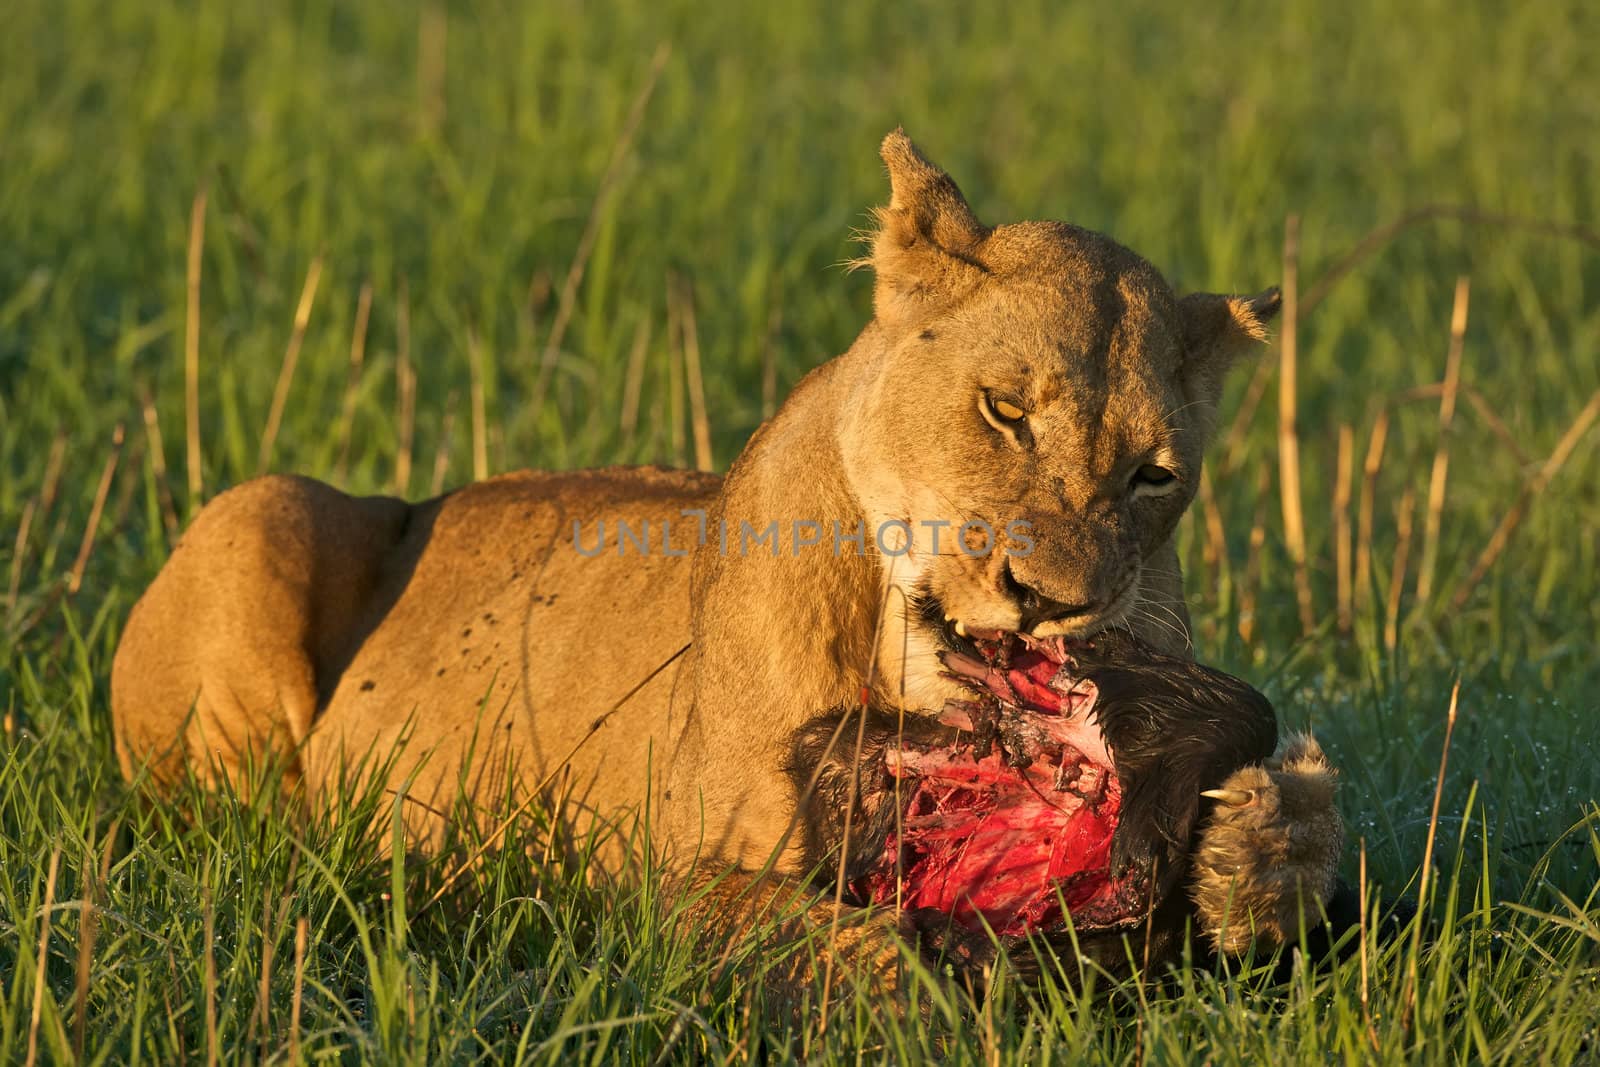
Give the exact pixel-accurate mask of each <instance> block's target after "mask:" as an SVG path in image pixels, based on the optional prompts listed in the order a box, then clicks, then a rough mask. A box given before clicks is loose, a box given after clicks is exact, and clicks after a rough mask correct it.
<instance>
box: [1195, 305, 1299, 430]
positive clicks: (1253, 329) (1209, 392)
mask: <svg viewBox="0 0 1600 1067" xmlns="http://www.w3.org/2000/svg"><path fill="white" fill-rule="evenodd" d="M1282 303H1283V298H1282V296H1280V295H1279V293H1278V289H1277V287H1276V286H1274V287H1273V288H1271V289H1267V290H1265V291H1264V292H1260V293H1257V294H1256V295H1255V296H1223V295H1221V294H1218V293H1191V294H1189V295H1188V296H1186V297H1184V298H1183V299H1182V300H1180V301H1178V309H1179V312H1180V314H1181V316H1182V319H1183V377H1184V385H1185V388H1186V391H1187V393H1188V394H1189V397H1190V398H1191V399H1193V400H1198V401H1204V402H1209V403H1211V404H1213V405H1215V404H1216V402H1217V401H1218V399H1220V398H1221V396H1222V379H1223V377H1224V376H1225V375H1226V374H1227V372H1228V368H1229V367H1231V366H1233V364H1234V361H1236V360H1237V359H1238V358H1239V357H1240V356H1242V355H1243V354H1244V353H1245V352H1247V351H1249V349H1250V348H1251V347H1252V346H1254V345H1256V344H1259V343H1260V342H1262V341H1265V340H1266V339H1267V323H1269V322H1271V321H1272V318H1273V316H1274V315H1276V314H1277V313H1278V308H1279V306H1280V305H1282Z"/></svg>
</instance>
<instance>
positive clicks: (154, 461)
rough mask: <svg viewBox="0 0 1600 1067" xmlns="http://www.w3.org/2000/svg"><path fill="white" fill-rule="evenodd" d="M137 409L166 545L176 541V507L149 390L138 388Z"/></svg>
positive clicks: (158, 422) (159, 423) (158, 424)
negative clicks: (153, 480) (154, 482)
mask: <svg viewBox="0 0 1600 1067" xmlns="http://www.w3.org/2000/svg"><path fill="white" fill-rule="evenodd" d="M139 409H140V412H141V414H142V415H143V416H144V437H145V443H146V447H147V448H149V450H150V469H151V472H152V473H153V474H154V475H155V481H156V499H157V500H158V501H159V502H160V507H161V524H162V526H163V527H164V528H165V529H166V531H167V544H168V545H169V546H170V545H172V544H174V543H176V542H177V540H178V507H177V503H176V502H175V501H174V500H173V499H172V486H170V485H168V484H167V450H166V448H165V446H164V445H163V444H162V441H161V417H160V415H159V413H158V412H157V411H156V402H155V398H154V397H152V396H151V395H150V390H149V389H148V388H147V387H145V386H143V385H141V386H139Z"/></svg>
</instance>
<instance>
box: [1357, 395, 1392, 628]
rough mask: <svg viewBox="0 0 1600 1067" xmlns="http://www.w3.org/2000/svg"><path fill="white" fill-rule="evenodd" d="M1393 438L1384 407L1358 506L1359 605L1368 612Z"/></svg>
mask: <svg viewBox="0 0 1600 1067" xmlns="http://www.w3.org/2000/svg"><path fill="white" fill-rule="evenodd" d="M1388 439H1389V412H1388V410H1387V409H1383V410H1380V411H1379V412H1378V417H1377V418H1376V419H1374V420H1373V422H1372V436H1371V437H1369V438H1368V439H1367V456H1366V459H1365V460H1363V461H1362V463H1361V501H1360V503H1359V504H1358V505H1357V507H1356V576H1355V607H1356V610H1357V611H1365V610H1366V607H1367V605H1368V603H1370V602H1371V599H1372V523H1373V509H1374V508H1375V507H1376V506H1377V499H1376V498H1377V492H1378V471H1379V470H1380V469H1382V467H1383V449H1384V444H1385V443H1386V442H1387V441H1388Z"/></svg>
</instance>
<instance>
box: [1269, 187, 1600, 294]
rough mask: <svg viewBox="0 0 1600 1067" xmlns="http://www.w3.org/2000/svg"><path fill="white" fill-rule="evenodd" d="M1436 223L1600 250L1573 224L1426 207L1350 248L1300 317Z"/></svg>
mask: <svg viewBox="0 0 1600 1067" xmlns="http://www.w3.org/2000/svg"><path fill="white" fill-rule="evenodd" d="M1436 219H1454V220H1455V221H1457V222H1465V223H1468V224H1470V225H1478V226H1497V227H1501V228H1503V229H1508V230H1525V231H1528V232H1530V233H1537V234H1543V235H1544V236H1546V237H1556V238H1561V239H1565V240H1573V241H1579V242H1581V243H1583V244H1586V245H1589V246H1590V247H1591V248H1595V249H1600V230H1594V229H1590V228H1589V227H1587V226H1575V225H1572V224H1570V223H1564V222H1556V221H1554V220H1551V219H1535V218H1527V217H1524V216H1520V215H1502V214H1498V213H1496V212H1492V211H1479V210H1478V209H1477V208H1472V207H1463V206H1461V205H1459V204H1424V205H1423V206H1422V207H1419V208H1413V209H1412V210H1410V211H1408V212H1406V213H1405V214H1404V215H1401V216H1400V217H1399V218H1397V219H1395V220H1394V221H1392V222H1387V223H1384V224H1383V225H1382V226H1378V227H1376V228H1375V229H1373V230H1370V231H1369V232H1368V233H1367V234H1366V235H1365V236H1364V237H1362V238H1361V240H1359V241H1357V242H1356V243H1355V244H1354V245H1352V246H1351V248H1350V250H1349V251H1348V252H1346V253H1345V254H1344V255H1343V256H1340V257H1339V258H1338V259H1337V260H1335V261H1334V264H1333V266H1331V267H1329V268H1328V269H1327V270H1325V271H1323V272H1322V277H1320V278H1318V279H1317V282H1316V284H1315V285H1313V286H1311V287H1310V288H1309V289H1307V290H1306V294H1305V299H1304V300H1302V301H1301V302H1300V303H1301V313H1302V314H1305V315H1309V314H1311V310H1312V309H1313V308H1315V307H1316V306H1317V305H1318V304H1320V303H1322V301H1323V300H1324V299H1325V298H1326V297H1327V295H1328V294H1329V293H1330V292H1331V291H1332V290H1333V287H1334V285H1336V284H1337V283H1338V282H1339V280H1340V279H1341V278H1343V277H1344V276H1345V275H1346V274H1348V273H1349V272H1350V271H1352V270H1354V269H1355V268H1356V267H1357V266H1359V265H1360V264H1361V262H1362V261H1363V260H1365V259H1367V258H1369V257H1371V256H1373V255H1375V254H1376V253H1377V252H1379V251H1381V250H1382V249H1383V247H1384V246H1385V245H1387V244H1388V243H1389V242H1390V241H1392V240H1394V239H1395V238H1396V237H1397V236H1399V235H1400V234H1401V233H1403V232H1405V231H1406V230H1408V229H1410V228H1411V227H1413V226H1416V225H1418V224H1420V223H1424V222H1432V221H1434V220H1436Z"/></svg>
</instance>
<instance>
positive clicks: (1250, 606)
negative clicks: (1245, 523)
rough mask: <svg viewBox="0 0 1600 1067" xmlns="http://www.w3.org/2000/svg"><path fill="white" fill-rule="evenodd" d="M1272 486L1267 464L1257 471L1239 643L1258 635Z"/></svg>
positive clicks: (1242, 598)
mask: <svg viewBox="0 0 1600 1067" xmlns="http://www.w3.org/2000/svg"><path fill="white" fill-rule="evenodd" d="M1270 486H1271V482H1270V480H1269V475H1268V473H1267V465H1266V463H1265V461H1263V462H1262V463H1261V465H1260V466H1259V467H1257V468H1256V514H1255V518H1254V519H1253V520H1252V521H1251V523H1250V550H1249V552H1248V554H1247V555H1246V556H1245V560H1244V578H1243V580H1242V581H1241V582H1240V588H1239V639H1240V640H1241V641H1243V642H1244V643H1245V644H1247V645H1248V644H1250V642H1251V640H1252V639H1253V638H1254V637H1255V632H1256V594H1257V592H1258V591H1259V590H1260V588H1261V559H1262V555H1263V553H1264V550H1265V548H1266V544H1267V491H1268V489H1269V488H1270Z"/></svg>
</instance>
